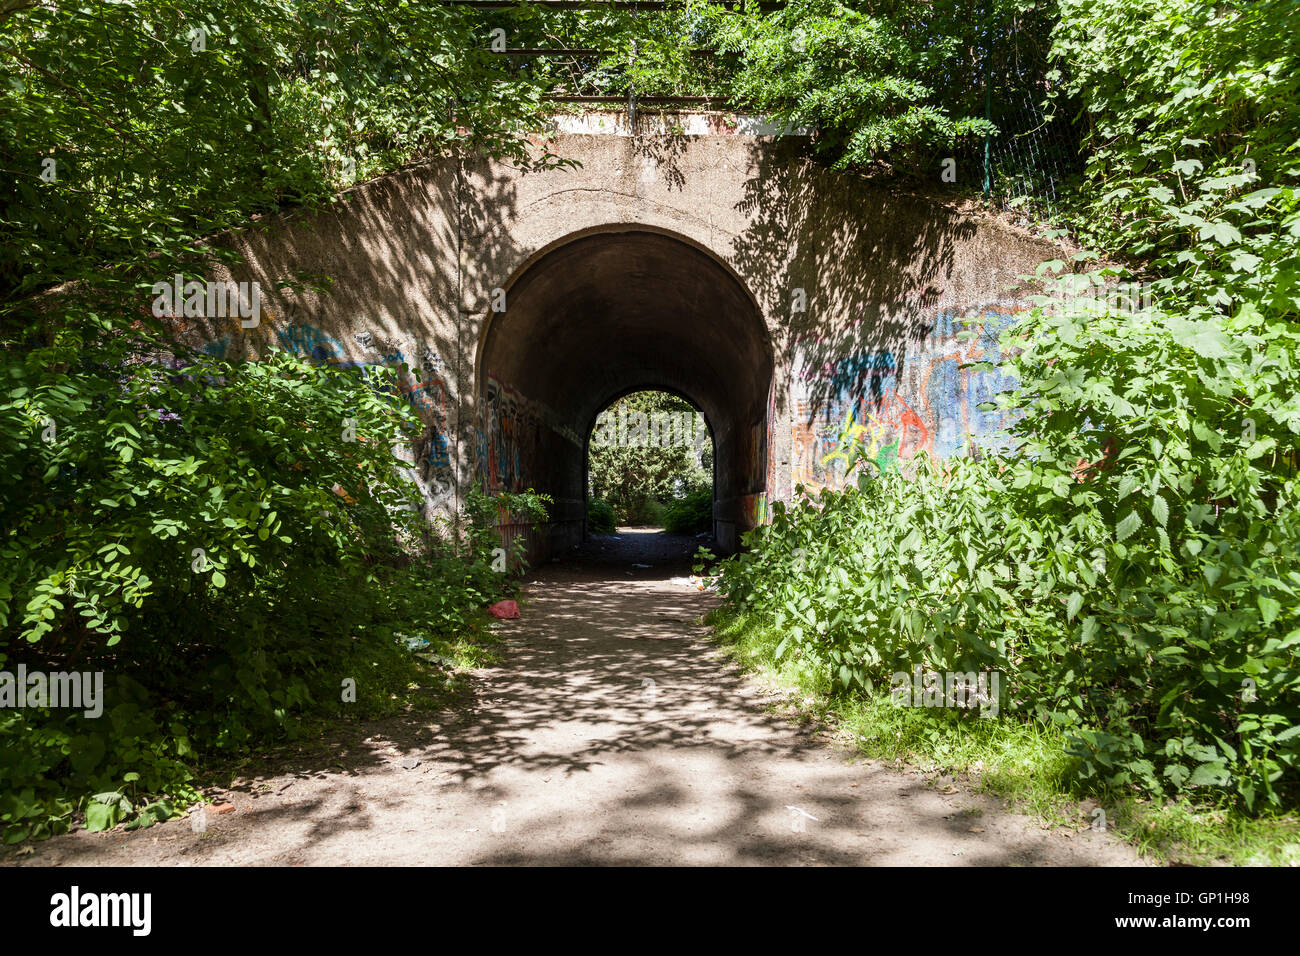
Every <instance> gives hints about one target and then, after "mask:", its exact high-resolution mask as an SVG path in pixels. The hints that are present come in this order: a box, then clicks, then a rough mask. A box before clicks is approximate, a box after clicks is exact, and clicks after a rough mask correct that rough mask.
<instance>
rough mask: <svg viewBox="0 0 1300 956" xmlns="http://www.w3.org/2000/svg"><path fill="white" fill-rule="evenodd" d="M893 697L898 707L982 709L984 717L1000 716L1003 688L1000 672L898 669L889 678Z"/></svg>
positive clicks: (918, 668) (981, 713) (981, 714)
mask: <svg viewBox="0 0 1300 956" xmlns="http://www.w3.org/2000/svg"><path fill="white" fill-rule="evenodd" d="M889 684H890V699H891V700H892V701H893V702H894V704H895V705H896V706H898V707H959V708H963V709H968V708H969V709H973V708H975V707H978V708H979V709H980V716H981V717H996V716H997V715H998V709H999V705H998V699H999V695H1000V691H1001V689H1002V674H1001V672H999V671H980V672H979V673H978V674H977V673H976V672H975V671H965V672H963V671H947V672H946V673H943V674H941V673H939V672H938V671H924V672H923V671H922V670H921V668H920V667H919V666H918V667H917V668H916V669H915V670H914V671H913V672H912V673H911V674H909V673H907V672H906V671H899V672H898V673H896V674H893V675H891V676H890V678H889Z"/></svg>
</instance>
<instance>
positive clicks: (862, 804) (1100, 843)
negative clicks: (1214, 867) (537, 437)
mask: <svg viewBox="0 0 1300 956" xmlns="http://www.w3.org/2000/svg"><path fill="white" fill-rule="evenodd" d="M694 544H695V542H693V541H690V540H689V539H671V538H670V537H668V536H664V535H655V536H651V535H646V534H637V533H631V532H624V533H623V534H621V535H620V536H619V538H618V539H617V540H615V539H613V538H598V539H595V541H593V542H592V543H591V544H590V545H589V546H588V547H587V551H586V554H585V555H584V557H585V560H584V561H583V562H581V563H578V562H573V561H565V562H561V563H556V564H552V565H551V566H549V567H548V568H546V569H545V570H544V571H543V572H542V573H541V574H540V575H539V576H538V578H537V579H536V580H535V581H534V582H533V583H532V584H531V585H530V586H529V587H528V589H527V592H526V598H525V600H526V603H525V604H524V612H523V617H522V619H521V620H518V621H513V622H509V630H508V632H507V634H508V637H507V642H508V643H507V646H506V648H505V649H504V655H503V656H504V660H503V663H502V664H501V665H500V666H499V667H496V668H493V669H491V670H485V671H483V672H481V675H480V679H479V680H477V681H476V682H475V688H476V689H475V692H474V696H473V697H472V699H470V700H468V701H467V702H466V703H465V705H464V706H463V707H458V708H456V709H455V712H454V713H447V714H444V715H441V717H442V721H443V722H441V723H436V722H435V723H430V722H428V721H427V720H426V721H424V722H416V721H411V720H406V721H389V722H385V723H384V724H381V725H375V726H374V727H372V728H371V730H372V733H371V735H370V736H369V737H367V738H366V739H365V740H364V742H359V743H358V742H355V741H354V742H353V744H352V745H351V746H348V747H346V748H344V749H342V750H340V751H337V752H333V753H332V754H331V755H330V756H329V757H324V758H322V759H320V760H318V761H315V762H314V763H313V761H311V760H303V761H300V762H299V763H298V765H296V766H294V767H292V768H286V767H284V766H283V765H282V766H281V767H280V768H278V770H277V772H276V773H275V774H274V775H271V776H267V777H260V778H256V779H250V780H248V781H245V782H243V783H241V784H239V785H237V786H236V787H235V788H234V789H233V790H232V791H231V792H230V793H229V794H228V796H227V799H228V801H229V802H230V803H231V804H233V805H234V811H233V812H231V813H227V814H222V815H219V816H218V815H213V814H211V813H209V815H208V829H207V832H206V833H203V834H200V833H196V832H194V829H193V828H192V826H191V824H190V822H189V821H187V820H178V821H173V822H170V823H166V824H162V825H159V826H155V827H153V828H152V829H149V830H143V831H138V832H135V833H123V832H120V831H119V832H115V833H108V834H90V833H85V832H78V833H74V834H69V835H66V836H62V837H57V838H55V839H53V840H49V841H47V842H45V843H43V844H40V845H38V846H37V847H36V848H35V852H33V853H30V854H28V855H25V856H21V857H16V856H14V855H13V853H12V852H10V853H8V854H6V859H5V862H7V863H20V864H29V865H30V864H36V865H42V864H44V865H49V864H76V865H86V864H119V865H120V864H164V865H166V864H262V863H269V864H290V865H294V864H305V865H342V864H527V863H542V864H672V863H677V864H750V863H757V864H809V865H820V864H907V865H917V864H920V865H979V864H985V865H988V864H1006V865H1040V864H1121V865H1123V864H1133V863H1134V862H1136V857H1135V855H1134V854H1133V853H1132V851H1130V850H1128V849H1127V848H1125V847H1123V846H1121V845H1119V844H1118V843H1116V842H1115V841H1113V840H1111V839H1109V838H1107V837H1105V835H1102V834H1096V833H1090V832H1080V833H1074V834H1071V835H1069V836H1066V835H1063V834H1062V833H1060V832H1049V831H1047V830H1044V829H1042V828H1040V826H1039V825H1037V824H1036V823H1035V822H1033V821H1031V820H1029V819H1028V818H1026V817H1023V816H1020V815H1016V814H1011V813H1008V812H1005V811H1004V810H1002V809H1001V808H1000V806H999V805H998V804H997V802H996V801H994V800H992V799H990V798H985V797H980V796H977V795H973V794H969V793H960V792H958V793H951V794H942V793H940V792H938V791H936V790H935V789H932V788H930V787H927V786H926V785H925V782H924V781H923V779H922V778H921V777H920V776H919V775H905V774H901V773H899V772H896V771H893V770H889V769H886V768H884V767H882V766H881V765H878V764H875V763H872V762H868V761H864V760H860V759H855V758H854V757H853V756H852V755H851V754H848V753H846V752H843V751H841V750H838V749H836V748H835V747H834V745H833V744H830V743H828V742H827V741H825V740H823V739H820V738H819V736H818V735H817V734H816V733H814V732H813V731H811V730H809V729H807V728H805V729H800V728H798V727H796V726H794V725H792V724H789V723H787V722H785V721H784V720H782V719H780V718H778V717H775V716H772V715H771V714H770V713H768V709H767V708H765V706H764V703H765V701H764V699H763V696H762V694H763V692H762V691H761V690H759V689H758V688H757V687H756V686H755V685H754V684H753V683H751V682H749V681H747V680H745V679H744V678H743V677H742V676H741V675H739V674H738V673H737V672H736V670H735V668H734V667H732V666H730V665H729V664H727V662H726V661H725V659H724V658H723V656H722V655H721V654H720V653H719V652H718V651H716V650H714V649H712V648H711V647H709V645H707V644H706V643H704V642H703V641H702V639H701V638H702V635H703V630H702V628H700V627H699V626H698V625H697V624H696V623H695V622H696V620H697V619H698V618H699V616H700V615H701V614H702V613H703V612H705V611H706V610H708V608H709V607H710V606H711V604H712V602H713V601H714V600H715V599H714V598H713V597H712V596H711V595H709V594H707V593H704V594H702V593H700V592H698V591H696V590H695V589H693V588H691V587H689V586H685V585H684V584H682V583H681V581H680V579H679V580H678V581H677V583H674V582H673V580H672V577H673V576H675V575H680V574H681V573H683V570H684V566H683V565H682V564H681V562H680V560H679V561H678V562H677V563H676V564H672V563H666V561H667V559H669V558H670V556H672V555H673V554H680V553H681V552H682V550H683V548H684V547H687V546H689V547H691V548H692V549H693V546H694ZM602 549H603V550H602ZM629 559H631V560H629ZM637 559H640V560H637ZM633 563H644V564H651V565H654V566H653V567H651V568H648V569H647V568H631V567H630V565H631V564H633ZM412 758H415V759H412ZM415 760H418V764H416V763H415Z"/></svg>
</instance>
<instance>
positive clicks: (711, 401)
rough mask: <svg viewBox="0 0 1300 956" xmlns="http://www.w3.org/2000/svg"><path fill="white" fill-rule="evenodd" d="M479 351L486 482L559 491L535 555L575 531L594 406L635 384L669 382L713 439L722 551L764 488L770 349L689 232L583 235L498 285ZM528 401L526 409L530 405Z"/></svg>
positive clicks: (575, 535)
mask: <svg viewBox="0 0 1300 956" xmlns="http://www.w3.org/2000/svg"><path fill="white" fill-rule="evenodd" d="M505 291H506V296H505V306H506V307H505V310H504V311H502V312H497V313H494V314H493V315H492V316H491V321H490V322H489V323H488V327H487V330H486V333H485V335H484V338H483V342H482V347H481V350H480V356H479V360H478V373H479V374H478V375H477V381H478V383H479V390H480V391H479V396H480V414H481V416H482V418H483V431H484V433H485V437H486V441H485V442H484V453H483V456H482V457H483V458H485V459H486V460H482V461H480V462H479V464H478V470H479V473H480V474H481V475H483V476H484V478H485V479H486V482H487V484H488V487H489V488H511V489H514V490H518V489H522V488H527V487H531V488H535V489H536V490H537V491H540V492H545V493H547V494H549V495H551V496H552V497H553V498H554V499H555V504H554V506H553V508H552V518H553V520H552V522H551V523H550V525H549V527H548V528H547V529H545V533H544V534H542V535H541V536H540V537H539V539H538V545H539V547H538V549H537V550H538V551H540V552H543V553H545V552H550V551H553V550H556V549H560V548H566V547H569V546H571V545H573V544H577V543H578V542H579V541H580V540H581V538H582V535H583V533H584V525H585V502H584V495H585V482H586V442H587V438H588V436H589V435H590V433H591V429H592V426H593V425H594V423H595V420H596V416H597V415H598V414H599V413H600V412H601V411H602V410H603V409H604V408H605V407H606V406H607V405H609V403H610V402H611V401H613V400H614V399H615V398H617V397H619V396H620V395H623V394H626V393H627V392H629V391H633V390H636V389H663V390H665V391H670V392H675V393H677V394H679V395H681V396H683V397H685V398H686V399H688V400H689V401H690V402H692V403H693V404H695V405H696V406H697V407H698V408H699V409H700V411H701V412H702V413H703V414H704V416H705V419H706V420H707V421H708V423H709V427H710V429H711V431H712V433H713V440H714V456H715V457H714V460H715V463H716V464H715V472H714V475H715V478H714V527H715V533H716V535H717V538H718V544H719V546H720V547H721V548H722V549H723V550H732V549H734V548H735V546H736V542H737V537H738V534H739V532H740V531H742V530H744V529H745V528H747V527H748V526H749V525H750V524H751V523H752V520H751V516H750V514H749V511H750V510H751V509H750V508H748V507H747V506H746V502H747V501H749V500H752V497H753V496H755V495H760V494H762V493H764V491H765V476H766V474H767V460H766V459H767V454H768V447H767V446H768V441H767V436H768V431H769V429H768V424H769V423H768V420H767V419H768V408H769V393H770V389H771V385H772V369H773V358H772V346H771V343H770V341H769V338H768V333H767V329H766V326H765V324H764V322H763V318H762V316H761V314H760V312H759V309H758V307H757V305H756V304H755V302H754V299H753V297H752V296H751V295H750V294H749V293H748V291H747V290H746V289H745V288H744V286H742V285H741V283H740V282H739V281H738V280H737V278H736V277H735V276H734V275H733V274H732V273H731V271H730V270H729V269H727V268H726V267H725V266H723V265H722V264H720V263H719V262H718V261H717V260H715V259H714V258H713V257H712V256H710V255H709V254H707V253H705V252H703V251H701V250H700V249H699V248H697V247H696V246H694V245H693V244H691V243H689V242H687V241H686V240H683V239H680V238H677V237H673V236H669V235H665V234H662V233H658V232H649V231H644V230H637V229H626V230H621V231H612V232H601V233H597V234H593V235H584V236H582V237H580V238H576V239H573V240H572V241H570V242H567V243H564V244H562V245H560V246H558V247H557V248H554V249H552V250H550V251H549V252H547V253H545V254H544V255H542V256H540V257H538V258H537V259H536V260H535V261H534V262H532V263H531V264H529V265H528V266H526V267H525V268H524V269H523V270H522V271H521V272H520V274H519V275H518V276H517V277H516V278H515V279H514V281H513V282H512V283H511V284H510V285H509V286H508V287H506V290H505ZM525 411H526V413H525Z"/></svg>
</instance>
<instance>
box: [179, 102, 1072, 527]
mask: <svg viewBox="0 0 1300 956" xmlns="http://www.w3.org/2000/svg"><path fill="white" fill-rule="evenodd" d="M680 125H681V127H682V128H685V129H686V130H687V132H686V133H680V132H678V133H668V132H662V133H661V134H659V135H645V134H644V133H643V134H642V135H639V136H635V137H634V136H630V135H627V130H626V128H625V127H624V126H623V124H622V118H621V117H619V116H617V115H606V116H600V115H589V116H587V117H582V118H569V119H567V120H564V121H563V122H562V123H561V124H560V125H559V127H557V129H556V130H553V131H552V138H551V139H550V140H549V141H548V142H547V145H549V148H550V149H551V150H552V151H553V152H554V153H556V154H558V155H559V156H561V157H562V158H563V159H565V160H569V161H574V162H576V163H577V164H578V165H577V166H576V167H572V166H567V167H565V168H560V169H552V170H524V169H516V168H513V167H511V166H509V165H506V164H503V163H499V162H492V161H487V160H481V159H480V160H469V161H464V162H457V161H451V160H447V161H439V162H433V163H429V164H426V165H421V166H418V167H416V168H412V169H408V170H405V171H402V172H398V173H395V174H393V175H390V176H387V177H384V178H383V179H381V180H377V181H375V182H372V183H368V184H365V185H363V186H361V187H359V188H357V189H354V190H352V191H351V192H350V193H348V194H346V195H345V196H344V197H343V199H342V200H341V202H339V203H338V204H336V205H335V206H333V207H331V208H330V209H328V210H325V211H321V212H317V213H314V214H310V215H307V214H303V215H289V216H284V217H277V218H273V219H268V220H266V221H263V222H259V223H256V224H255V225H254V226H253V227H251V228H250V229H248V230H245V231H244V232H242V233H240V234H239V235H236V236H231V237H228V238H227V239H226V240H225V241H226V242H228V243H229V244H231V245H233V246H234V247H236V248H237V249H238V250H239V251H240V252H241V253H242V254H243V255H244V256H245V257H246V259H247V262H246V264H245V265H244V266H242V267H240V268H238V269H237V270H236V273H237V274H236V275H234V276H230V277H231V278H234V279H237V280H238V279H254V280H258V281H259V282H260V283H261V284H262V288H263V294H264V298H265V299H267V300H269V301H268V304H267V306H266V308H267V310H268V311H264V314H263V317H262V322H261V325H260V326H259V327H258V328H255V329H249V330H243V329H240V328H238V327H237V326H236V325H235V323H233V322H228V323H225V324H222V323H208V324H206V325H205V326H204V327H203V328H202V329H193V330H190V334H196V335H201V336H202V337H203V338H204V339H205V340H206V341H207V343H208V345H207V347H208V348H209V349H211V350H212V351H215V352H222V353H227V354H231V355H249V356H255V355H257V354H260V353H262V352H263V351H264V350H265V349H266V348H268V347H270V346H272V345H275V346H280V347H283V348H287V349H291V350H294V351H298V352H302V353H306V354H310V355H313V356H315V357H316V358H317V359H319V360H321V361H328V362H333V363H337V364H343V365H367V364H373V363H381V364H399V363H402V362H405V363H407V364H408V365H409V366H410V367H411V369H412V371H411V372H410V373H409V374H407V375H406V376H405V377H404V379H403V391H404V393H405V394H406V395H407V397H408V398H409V399H410V400H411V401H412V402H413V403H414V404H415V405H416V406H417V407H418V408H419V410H420V412H421V414H422V415H423V417H424V418H425V420H426V422H427V423H428V425H429V429H428V431H427V433H426V435H425V438H424V440H423V441H422V442H421V443H420V444H419V445H418V447H417V448H415V449H413V450H412V453H413V455H414V457H415V459H416V460H417V461H418V463H419V473H420V477H421V484H422V488H423V493H424V497H425V502H426V506H427V507H428V508H430V509H433V510H452V509H454V508H455V507H456V504H457V502H458V501H459V500H460V499H461V498H462V497H463V495H464V494H465V492H466V490H467V489H468V488H469V487H470V486H471V483H473V482H474V481H476V480H479V479H481V478H482V477H486V478H487V479H488V481H489V483H490V484H492V485H495V486H499V487H508V488H524V487H537V488H538V490H543V491H546V490H550V491H553V492H558V494H557V497H558V498H559V499H560V500H559V501H558V502H557V508H556V519H557V520H556V522H555V525H554V527H553V528H551V529H547V530H546V531H545V532H544V534H542V535H541V536H539V538H538V541H539V544H542V545H543V546H545V545H548V544H549V545H552V546H560V545H564V544H567V543H570V542H572V541H573V540H575V538H576V537H577V536H578V535H580V533H581V528H582V517H583V516H582V504H581V496H582V492H581V485H580V480H581V475H582V473H583V472H584V471H585V459H584V457H583V450H582V444H583V441H584V439H585V438H586V436H587V434H588V433H589V431H590V428H591V425H592V422H593V421H594V416H595V414H596V413H597V412H599V410H600V408H601V407H603V404H602V403H605V402H608V401H609V400H610V399H612V398H613V397H615V396H616V393H617V392H619V391H620V390H622V391H626V390H627V388H631V387H640V386H657V387H668V388H671V389H672V390H675V391H679V392H680V393H682V394H684V395H685V396H686V397H688V398H690V399H691V400H692V401H695V402H696V404H697V405H699V406H700V408H701V409H702V410H703V411H704V412H705V414H706V416H708V417H709V419H710V425H711V427H712V428H713V430H714V434H715V438H716V439H717V440H718V443H719V444H718V449H719V455H718V458H719V467H720V471H723V470H726V478H725V481H720V482H719V500H718V502H717V505H716V516H717V530H718V534H719V538H720V541H721V543H722V544H723V546H724V547H729V546H733V545H734V544H735V541H736V538H737V536H738V534H739V532H740V531H742V530H744V529H745V528H746V527H750V526H752V525H753V524H754V523H756V522H758V521H761V520H763V519H764V517H765V515H766V513H767V509H768V507H769V505H770V502H771V501H773V500H776V499H788V498H789V497H790V495H791V494H792V491H793V488H794V486H795V484H796V483H802V484H804V485H806V486H810V487H812V488H817V487H836V486H839V485H840V484H842V483H843V482H844V481H845V480H846V476H845V469H844V461H845V456H844V454H843V449H844V445H845V442H846V440H848V439H851V438H856V439H857V440H859V441H860V442H862V443H863V444H865V445H867V446H868V449H869V453H870V455H871V456H872V457H873V458H875V460H876V461H877V462H879V463H880V464H882V465H887V464H889V463H890V462H892V461H897V460H906V459H908V458H910V457H911V456H913V455H915V454H916V453H917V452H919V451H921V450H925V451H927V452H929V453H931V454H935V455H950V454H955V453H959V452H961V451H962V450H963V447H964V445H965V442H966V440H967V438H971V437H973V438H974V439H975V440H976V441H977V442H981V443H984V444H991V443H994V442H996V441H997V440H998V438H997V435H998V431H999V428H1000V427H1001V425H1002V424H1004V423H1002V422H1000V421H999V420H998V419H997V418H996V417H995V416H990V415H988V414H986V413H984V412H981V411H979V410H978V408H977V407H976V406H977V405H978V404H979V403H980V402H981V401H984V400H985V399H986V398H987V397H988V396H989V395H991V394H992V393H994V392H996V391H997V390H998V389H999V388H1001V387H1005V385H1006V384H1008V383H1007V380H1006V379H1005V377H1004V376H1002V375H1001V374H1000V373H998V372H996V371H994V372H972V371H969V370H963V369H961V368H959V366H960V364H961V363H963V362H968V361H976V360H979V359H981V358H991V359H994V360H996V358H997V346H996V333H997V331H998V330H999V329H1000V328H1001V327H1002V326H1003V325H1004V324H1005V323H1007V322H1009V321H1011V320H1012V318H1013V317H1014V314H1015V312H1016V311H1017V310H1019V309H1021V308H1023V307H1024V296H1025V295H1026V294H1027V292H1026V291H1025V290H1020V291H1008V289H1007V286H1008V285H1011V284H1013V283H1014V282H1015V280H1016V277H1017V276H1020V275H1023V274H1026V273H1032V272H1033V269H1034V267H1035V266H1036V265H1037V264H1038V263H1039V262H1041V261H1042V260H1044V259H1048V258H1056V257H1059V256H1060V255H1061V251H1060V250H1059V249H1058V248H1056V247H1055V246H1053V245H1051V244H1049V243H1046V242H1043V241H1041V240H1038V239H1035V238H1033V237H1031V236H1029V235H1027V234H1025V233H1023V232H1021V231H1019V230H1015V229H1013V228H1011V227H1009V226H1006V225H1004V224H1003V223H1001V222H1000V221H998V220H997V219H995V218H992V217H990V216H987V215H985V214H983V213H980V212H978V211H976V210H973V209H969V208H963V207H962V206H960V205H959V204H958V203H957V202H956V201H955V200H954V201H948V200H946V199H945V198H944V196H943V194H942V193H940V192H939V188H940V187H939V186H938V184H937V182H936V191H935V194H933V195H909V194H904V193H900V192H898V191H897V189H896V188H895V189H889V188H885V187H881V186H876V185H873V184H871V183H868V182H866V181H864V180H862V179H861V178H859V177H855V176H849V175H840V174H835V173H832V172H830V171H827V170H825V169H824V168H821V167H818V166H816V165H814V164H812V163H811V162H809V161H808V160H807V159H806V158H805V156H804V153H805V148H806V142H805V141H804V140H803V139H801V138H800V137H795V136H792V137H776V136H770V135H761V134H762V133H763V132H764V130H763V127H761V125H759V124H757V123H755V122H754V121H748V120H745V119H744V118H731V117H726V116H721V115H705V116H701V115H697V116H693V117H688V118H683V119H682V120H681V123H680ZM666 128H667V127H665V129H666ZM572 130H577V131H576V132H575V131H572ZM756 131H757V132H756ZM543 142H544V141H543V140H542V139H541V138H540V137H539V139H538V141H537V145H538V147H539V148H540V146H541V145H542V144H543ZM937 179H938V177H937V175H936V180H937ZM647 237H648V238H647ZM565 250H567V252H566V251H565ZM673 250H678V251H677V252H674V251H673ZM295 272H306V273H318V274H326V275H330V276H332V277H333V284H332V292H330V293H328V294H326V293H318V292H312V291H298V292H292V291H284V292H279V293H274V294H272V293H271V290H272V289H273V287H274V285H275V283H276V281H277V280H281V279H284V278H288V277H290V276H292V275H293V274H294V273H295ZM225 277H226V275H225V274H224V272H222V273H221V274H220V275H218V278H225ZM733 288H734V289H735V290H738V291H735V292H730V291H726V290H730V289H733ZM494 290H499V291H497V292H496V293H495V295H496V301H497V303H498V304H500V300H501V295H502V294H504V301H505V311H503V312H494V311H493V303H494ZM720 290H721V291H720ZM656 310H657V311H656ZM967 315H975V316H978V317H980V321H979V323H978V326H977V330H978V332H979V334H978V335H977V336H976V337H975V338H973V339H970V340H966V339H963V338H960V337H959V332H960V331H961V326H960V323H959V322H957V321H956V320H957V319H959V318H960V317H962V316H967ZM619 322H623V323H625V324H624V325H622V326H620V325H618V323H619ZM575 330H576V331H575ZM655 330H658V333H660V334H651V333H652V332H654V331H655ZM584 349H586V350H587V351H589V352H590V353H591V355H590V356H588V357H587V358H586V359H583V360H581V361H579V358H580V357H581V353H583V351H584ZM765 363H766V364H765ZM503 376H504V377H503ZM764 377H766V378H767V379H768V380H766V381H759V379H762V378H764ZM729 396H730V397H729ZM575 475H576V476H578V478H579V481H578V483H575V481H574V476H575ZM575 489H577V490H575Z"/></svg>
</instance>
